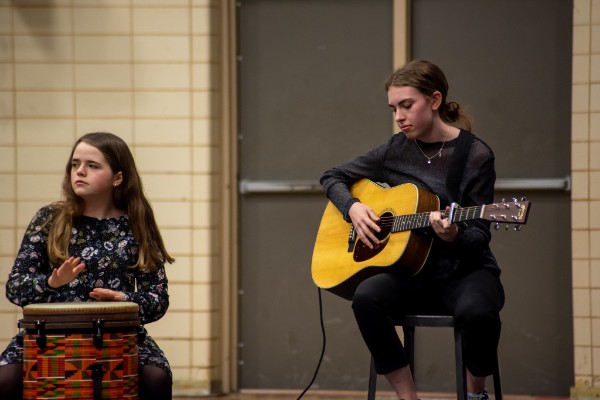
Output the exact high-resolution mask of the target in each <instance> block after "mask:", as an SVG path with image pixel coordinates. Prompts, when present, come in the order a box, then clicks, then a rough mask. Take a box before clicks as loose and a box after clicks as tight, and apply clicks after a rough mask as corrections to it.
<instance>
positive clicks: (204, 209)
mask: <svg viewBox="0 0 600 400" xmlns="http://www.w3.org/2000/svg"><path fill="white" fill-rule="evenodd" d="M193 208H194V215H193V219H192V221H193V224H194V227H195V228H210V227H211V226H215V225H217V224H219V222H220V218H218V217H219V216H220V208H219V207H218V205H217V204H215V203H214V202H209V201H206V200H204V201H195V202H194V204H193ZM215 219H218V220H217V221H215Z"/></svg>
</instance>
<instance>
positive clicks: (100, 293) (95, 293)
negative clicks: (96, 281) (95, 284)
mask: <svg viewBox="0 0 600 400" xmlns="http://www.w3.org/2000/svg"><path fill="white" fill-rule="evenodd" d="M90 297H91V298H92V299H94V300H98V301H125V293H122V292H116V291H114V290H110V289H103V288H94V290H92V291H91V292H90Z"/></svg>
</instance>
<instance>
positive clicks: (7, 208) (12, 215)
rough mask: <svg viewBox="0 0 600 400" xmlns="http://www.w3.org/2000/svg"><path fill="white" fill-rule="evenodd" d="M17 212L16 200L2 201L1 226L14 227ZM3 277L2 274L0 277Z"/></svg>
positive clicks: (0, 208)
mask: <svg viewBox="0 0 600 400" xmlns="http://www.w3.org/2000/svg"><path fill="white" fill-rule="evenodd" d="M16 212H17V204H16V203H15V202H14V201H0V227H1V228H14V227H15V224H16V222H17V219H16ZM1 268H2V266H1V265H0V269H1ZM1 277H2V275H0V279H1Z"/></svg>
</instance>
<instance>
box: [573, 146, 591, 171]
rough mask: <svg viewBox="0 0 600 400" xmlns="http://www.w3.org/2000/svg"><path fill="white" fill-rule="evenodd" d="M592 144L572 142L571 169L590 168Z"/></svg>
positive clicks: (585, 169)
mask: <svg viewBox="0 0 600 400" xmlns="http://www.w3.org/2000/svg"><path fill="white" fill-rule="evenodd" d="M589 152H590V146H589V145H588V143H587V142H583V143H582V142H573V143H572V144H571V170H573V171H587V170H588V169H589V166H590V165H589V161H590V157H589Z"/></svg>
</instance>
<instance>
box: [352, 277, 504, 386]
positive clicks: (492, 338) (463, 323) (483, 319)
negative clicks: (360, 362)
mask: <svg viewBox="0 0 600 400" xmlns="http://www.w3.org/2000/svg"><path fill="white" fill-rule="evenodd" d="M503 305H504V289H503V287H502V284H501V282H500V279H499V277H498V276H497V275H496V274H495V273H494V272H492V271H489V270H486V269H479V270H475V271H472V272H470V273H468V274H466V275H462V276H460V277H456V278H453V279H449V280H430V281H425V280H421V279H418V278H417V277H416V278H410V277H406V276H401V275H396V274H392V273H382V274H378V275H375V276H372V277H370V278H368V279H366V280H365V281H363V282H362V283H361V284H360V285H359V286H358V288H357V289H356V292H355V294H354V297H353V299H352V309H353V310H354V316H355V318H356V321H357V323H358V327H359V329H360V332H361V334H362V336H363V339H364V341H365V343H366V345H367V347H368V348H369V351H370V352H371V354H372V355H373V360H374V362H375V369H376V371H377V373H379V374H387V373H389V372H392V371H395V370H397V369H399V368H402V367H405V366H406V365H408V358H407V356H406V353H405V351H404V347H403V346H402V343H401V342H400V338H399V337H398V335H397V333H396V329H395V324H394V321H395V320H397V319H398V318H399V317H401V316H402V315H405V314H410V313H422V314H436V313H447V314H450V315H453V316H454V317H455V318H456V324H457V326H458V327H459V328H460V329H462V330H463V331H464V338H465V354H464V357H465V364H466V366H467V368H468V369H469V371H471V373H472V374H473V375H475V376H488V375H491V374H492V372H493V369H494V364H495V356H496V350H497V348H498V342H499V340H500V326H501V322H500V310H501V309H502V307H503Z"/></svg>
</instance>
